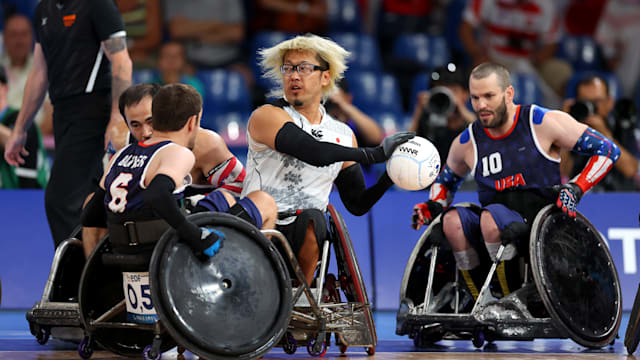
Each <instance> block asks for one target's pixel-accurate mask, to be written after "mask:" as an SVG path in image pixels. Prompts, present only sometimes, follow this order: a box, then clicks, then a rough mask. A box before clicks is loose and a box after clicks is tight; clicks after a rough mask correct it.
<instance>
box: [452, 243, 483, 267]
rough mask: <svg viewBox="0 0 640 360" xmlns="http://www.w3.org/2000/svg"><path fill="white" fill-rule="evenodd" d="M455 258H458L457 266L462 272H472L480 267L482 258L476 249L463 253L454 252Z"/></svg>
mask: <svg viewBox="0 0 640 360" xmlns="http://www.w3.org/2000/svg"><path fill="white" fill-rule="evenodd" d="M453 257H455V258H456V264H457V265H458V269H460V270H471V269H473V268H475V267H476V266H478V265H480V258H479V257H478V253H477V252H476V250H475V249H474V248H469V249H467V250H463V251H454V252H453Z"/></svg>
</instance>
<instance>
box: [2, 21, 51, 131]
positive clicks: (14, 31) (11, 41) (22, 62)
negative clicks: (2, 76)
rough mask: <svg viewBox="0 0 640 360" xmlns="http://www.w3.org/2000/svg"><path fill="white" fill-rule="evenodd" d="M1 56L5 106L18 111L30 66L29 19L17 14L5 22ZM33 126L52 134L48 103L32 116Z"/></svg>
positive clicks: (31, 58)
mask: <svg viewBox="0 0 640 360" xmlns="http://www.w3.org/2000/svg"><path fill="white" fill-rule="evenodd" d="M3 42H4V53H3V55H2V57H0V65H2V66H3V67H4V68H5V72H6V76H7V81H8V85H9V94H8V95H7V103H8V105H9V106H10V107H11V108H14V109H20V106H21V105H22V97H23V94H24V85H25V83H26V82H27V75H29V71H30V70H31V67H32V66H33V28H32V27H31V20H29V18H28V17H26V16H25V15H21V14H13V15H10V16H9V17H7V18H6V19H5V23H4V31H3ZM35 121H36V124H38V126H39V127H40V129H41V131H42V133H44V134H47V135H50V134H53V118H52V107H51V102H49V100H48V98H47V99H46V100H45V102H44V104H43V106H42V108H41V109H40V110H39V111H38V113H37V115H36V119H35Z"/></svg>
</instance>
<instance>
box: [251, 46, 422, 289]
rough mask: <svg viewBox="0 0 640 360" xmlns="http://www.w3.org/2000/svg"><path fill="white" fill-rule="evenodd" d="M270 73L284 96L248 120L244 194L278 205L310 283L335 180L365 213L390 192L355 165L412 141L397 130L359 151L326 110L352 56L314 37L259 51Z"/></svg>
mask: <svg viewBox="0 0 640 360" xmlns="http://www.w3.org/2000/svg"><path fill="white" fill-rule="evenodd" d="M260 55H261V57H262V61H261V65H262V67H263V71H264V73H265V76H267V77H270V78H272V79H274V80H276V81H277V83H278V84H279V87H278V88H277V89H275V90H274V92H273V93H277V94H280V95H282V98H280V99H279V100H277V101H276V102H274V103H273V104H271V105H263V106H261V107H259V108H258V109H256V110H255V111H254V112H253V114H251V118H250V119H249V126H248V136H247V137H248V141H249V152H248V157H247V164H246V165H247V177H246V179H245V182H244V187H243V190H242V196H245V194H247V193H249V192H252V191H255V190H263V191H265V192H267V193H269V194H270V195H271V196H273V198H274V199H275V200H276V204H277V207H278V211H279V219H278V221H277V222H276V224H277V225H276V228H277V229H278V230H280V231H281V232H282V233H283V234H284V235H285V236H286V237H287V239H288V240H289V242H290V243H291V247H292V249H293V251H294V254H296V256H297V258H298V262H299V263H300V266H301V267H302V271H303V272H304V274H305V278H306V280H307V282H308V283H309V284H310V283H311V280H312V279H313V275H314V271H315V267H316V263H317V260H318V255H319V246H318V244H319V243H321V242H322V241H323V240H324V239H325V238H326V228H327V227H326V223H325V217H324V211H325V210H326V207H327V205H328V203H329V193H330V191H331V187H332V186H333V183H334V182H335V184H336V186H337V187H338V191H339V192H340V197H341V199H342V201H343V203H344V205H345V207H346V208H347V209H348V210H349V211H350V212H351V213H353V214H356V215H362V214H364V213H366V212H367V211H369V209H370V208H371V206H373V204H375V202H376V201H378V199H379V198H380V197H381V196H382V195H383V194H384V192H385V191H386V190H387V189H388V188H389V187H391V185H392V182H391V180H390V179H389V177H388V176H387V174H386V173H385V174H383V175H382V176H381V177H380V179H379V180H378V183H377V184H375V185H374V186H372V187H370V188H369V189H367V188H366V185H365V182H364V177H363V175H362V170H361V168H360V166H359V165H358V164H356V163H364V164H371V163H380V162H384V161H386V160H387V159H388V158H389V156H390V155H391V153H392V152H393V150H394V149H395V147H396V146H398V145H399V144H401V143H403V142H405V141H407V140H408V139H410V138H412V137H413V136H414V134H413V133H407V132H403V133H397V134H394V135H391V136H389V137H387V138H385V139H384V140H383V142H382V145H380V146H378V147H368V148H358V144H357V142H356V139H355V136H354V135H353V132H352V131H351V129H350V128H349V127H348V126H347V125H346V124H344V123H342V122H340V121H337V120H335V119H333V118H332V117H331V116H329V115H328V114H327V112H326V111H325V109H324V106H323V105H322V104H323V102H324V100H325V99H326V98H327V97H328V96H329V95H331V93H332V92H334V91H335V89H336V81H337V80H339V79H341V78H342V77H343V74H344V71H345V70H346V68H347V66H346V64H345V61H346V59H347V57H348V56H349V52H348V51H346V50H344V49H343V48H342V47H340V46H339V45H338V44H336V43H335V42H333V41H331V40H329V39H325V38H321V37H319V36H316V35H311V34H308V35H304V36H297V37H295V38H293V39H290V40H286V41H284V42H282V43H280V44H278V45H276V46H274V47H272V48H268V49H262V50H260Z"/></svg>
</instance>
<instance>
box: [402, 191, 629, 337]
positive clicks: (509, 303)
mask: <svg viewBox="0 0 640 360" xmlns="http://www.w3.org/2000/svg"><path fill="white" fill-rule="evenodd" d="M456 206H466V207H471V206H477V205H475V204H471V203H460V204H456ZM552 206H553V205H548V206H547V207H545V208H543V209H542V210H540V212H539V213H538V216H536V219H535V220H534V223H533V227H532V228H533V230H532V233H531V235H530V237H529V238H530V239H531V238H534V237H535V236H537V234H535V229H536V226H537V225H538V223H539V222H540V221H541V217H542V216H541V215H543V214H546V213H549V212H550V211H551V210H550V209H551V207H552ZM545 212H546V213H545ZM579 216H582V215H579ZM585 220H586V219H585ZM440 221H441V216H438V217H437V218H436V219H435V220H434V221H433V222H432V224H431V225H430V226H429V228H427V230H426V231H425V232H424V233H423V234H422V235H421V236H420V238H419V240H418V242H417V244H416V246H415V249H414V251H413V252H412V254H411V256H410V258H409V261H408V263H407V266H406V268H405V272H404V276H403V279H402V284H401V290H400V308H399V310H398V315H397V322H398V325H397V330H396V334H398V335H409V337H410V338H412V339H413V341H414V345H415V346H416V347H425V346H428V345H430V344H431V343H434V342H437V341H439V340H441V339H446V340H460V339H471V340H472V342H473V345H474V346H476V347H478V348H480V347H482V346H483V345H484V343H485V341H488V342H493V341H494V340H533V339H535V338H569V337H571V338H572V339H573V340H574V341H576V342H577V343H579V344H580V345H583V346H586V347H601V346H603V345H605V344H596V343H593V342H590V341H587V340H583V339H581V338H580V337H579V336H576V334H573V333H572V332H571V331H570V329H568V328H567V326H565V325H563V324H562V322H561V321H560V320H558V318H557V315H556V314H555V312H554V310H553V309H552V310H549V307H550V306H551V304H548V301H546V300H545V298H544V297H542V301H543V303H544V305H545V308H546V310H547V312H548V313H549V314H550V317H546V318H539V317H534V316H533V315H532V314H531V313H530V311H529V310H528V309H527V298H528V297H529V296H530V295H532V294H534V295H535V294H537V293H534V292H537V291H539V290H538V289H537V287H538V286H537V285H538V282H540V281H543V280H542V279H538V278H537V277H536V276H535V275H536V274H534V278H535V279H534V280H535V283H533V282H531V276H530V275H529V267H528V266H527V264H525V276H524V282H523V286H522V287H521V288H520V289H518V290H516V291H515V292H513V293H511V294H509V295H508V296H506V297H504V298H503V299H504V301H502V300H503V299H501V300H500V301H497V302H496V301H490V300H491V298H492V295H491V291H490V289H489V287H490V284H491V280H492V278H493V275H494V273H495V271H496V268H497V266H498V264H499V262H500V259H501V257H502V254H503V252H504V248H505V245H502V244H501V246H500V248H499V250H498V254H497V260H496V261H493V262H492V264H491V268H490V269H489V273H488V275H487V277H486V279H485V281H484V283H483V285H482V287H481V289H480V291H479V295H478V299H477V300H476V302H475V304H474V306H473V308H472V310H471V312H469V313H461V312H460V311H461V309H460V294H461V291H463V290H462V286H464V285H462V284H461V282H460V279H459V276H458V273H459V271H458V270H457V268H456V270H455V271H456V273H455V281H454V284H453V291H455V295H454V301H453V303H454V306H453V311H454V312H453V313H441V312H437V311H433V310H432V302H433V301H434V300H435V295H434V291H433V286H434V276H435V267H436V262H437V257H438V252H439V250H440V244H432V245H431V247H430V248H428V249H427V251H431V258H430V263H429V271H428V280H427V286H426V289H425V297H424V302H423V303H421V304H417V305H416V304H413V302H412V300H411V299H410V298H408V297H407V296H406V292H407V288H408V285H409V277H410V275H411V273H412V270H413V265H414V264H415V262H416V259H417V257H418V256H422V254H423V253H424V254H426V252H425V251H423V249H425V248H426V247H427V239H428V237H429V235H430V234H431V232H432V229H433V225H436V224H438V223H439V222H440ZM587 222H588V221H587ZM589 224H590V223H589ZM591 226H592V225H591ZM416 250H418V251H416ZM609 256H610V255H609ZM531 261H534V259H532V260H531ZM615 279H616V280H617V273H616V274H615ZM619 286H620V285H619V281H617V287H618V294H620V289H619ZM619 298H620V297H619ZM618 306H619V309H621V306H620V304H618ZM619 324H620V314H619V313H618V319H617V326H619ZM613 332H614V334H613V339H615V332H617V328H615V329H613ZM612 341H613V340H612Z"/></svg>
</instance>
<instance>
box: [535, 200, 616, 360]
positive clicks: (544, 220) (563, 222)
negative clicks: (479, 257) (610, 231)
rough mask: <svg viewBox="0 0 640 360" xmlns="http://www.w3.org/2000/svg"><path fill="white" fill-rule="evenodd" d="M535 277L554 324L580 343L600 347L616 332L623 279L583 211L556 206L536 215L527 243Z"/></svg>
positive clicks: (603, 242)
mask: <svg viewBox="0 0 640 360" xmlns="http://www.w3.org/2000/svg"><path fill="white" fill-rule="evenodd" d="M529 252H530V258H531V267H532V270H533V271H532V273H533V278H534V281H535V283H536V287H537V289H538V293H539V294H540V297H541V298H542V301H543V303H544V305H545V307H546V309H547V311H548V312H549V313H550V315H551V317H552V318H553V320H554V322H555V324H556V325H557V326H558V327H559V328H560V329H562V330H564V331H566V332H567V334H568V335H569V337H570V338H571V339H573V340H574V341H575V342H576V343H578V344H580V345H583V346H586V347H590V348H599V347H602V346H606V345H607V344H610V343H611V342H612V341H613V340H614V339H615V337H616V336H617V332H618V328H619V327H620V321H621V316H622V296H621V289H620V281H619V278H618V273H617V271H616V268H615V265H614V261H613V258H612V256H611V253H610V252H609V250H608V247H607V245H606V243H605V241H604V239H603V238H602V236H601V235H600V233H599V232H598V230H597V229H596V228H595V227H594V226H593V225H592V224H591V223H590V222H589V220H587V219H586V218H585V217H584V216H583V215H582V214H580V213H576V217H575V218H570V217H568V216H567V215H566V214H564V213H563V212H561V211H559V210H558V209H557V208H556V207H555V206H554V205H553V204H551V205H547V206H546V207H544V208H543V209H542V210H540V212H538V215H537V216H536V218H535V220H534V222H533V225H532V230H531V235H530V246H529Z"/></svg>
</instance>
